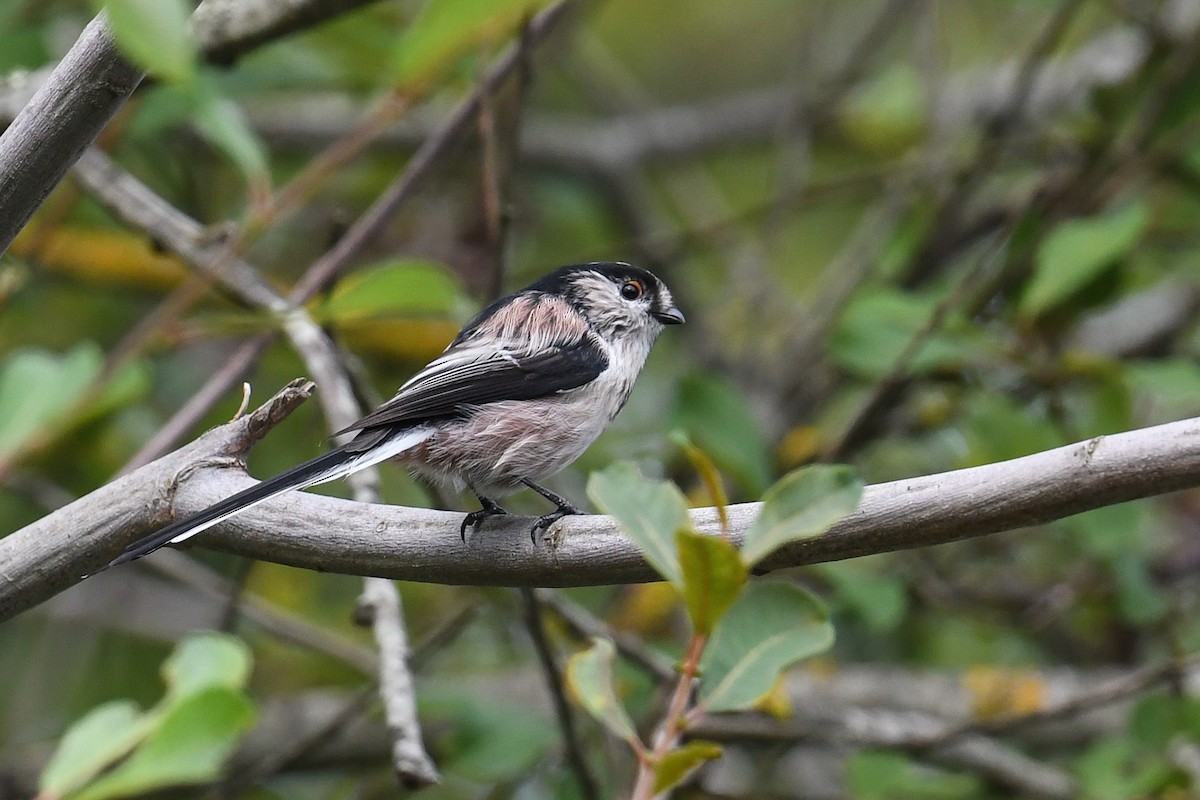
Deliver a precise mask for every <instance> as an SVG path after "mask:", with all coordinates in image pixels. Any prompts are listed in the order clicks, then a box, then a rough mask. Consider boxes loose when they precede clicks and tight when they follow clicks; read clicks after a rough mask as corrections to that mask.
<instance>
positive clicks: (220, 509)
mask: <svg viewBox="0 0 1200 800" xmlns="http://www.w3.org/2000/svg"><path fill="white" fill-rule="evenodd" d="M683 322H684V315H683V312H682V311H680V310H679V308H678V307H677V306H676V305H675V300H674V298H673V297H672V295H671V291H670V290H669V289H668V288H667V286H666V284H664V283H663V282H662V281H661V280H659V279H658V278H657V277H656V276H655V275H654V274H653V273H651V272H650V271H649V270H646V269H644V268H642V267H638V266H634V265H632V264H628V263H625V262H621V261H594V262H587V263H582V264H571V265H567V266H564V267H559V268H558V269H556V270H554V271H553V272H550V273H548V274H547V275H545V276H543V277H542V278H540V279H539V280H537V281H535V282H533V283H532V284H530V285H529V286H527V287H525V288H524V289H521V290H519V291H516V292H513V293H512V294H509V295H507V296H504V297H501V298H500V299H498V300H496V301H494V302H492V303H491V304H489V305H488V306H486V307H485V308H484V309H483V310H482V311H480V312H479V314H477V315H476V316H475V317H474V318H473V319H471V320H470V321H469V322H467V324H466V325H465V326H464V327H463V329H462V330H461V331H459V333H458V335H457V336H455V337H454V340H453V341H452V342H451V343H450V344H449V345H448V346H447V347H446V349H445V350H444V351H443V352H442V354H441V355H440V356H438V357H437V358H436V359H434V360H433V361H431V362H430V363H429V364H428V365H426V366H425V367H424V368H423V369H421V370H420V371H418V372H417V373H416V374H415V375H413V376H412V377H411V378H410V379H409V380H408V381H407V382H405V383H404V384H403V385H402V386H401V387H400V388H399V389H398V390H397V392H396V394H395V396H394V397H392V398H391V399H390V400H388V401H387V402H385V403H384V404H383V405H381V406H379V407H378V408H377V409H375V410H374V411H372V412H371V413H369V414H367V415H366V416H364V417H363V418H362V419H360V420H358V421H357V422H355V423H354V424H353V425H350V426H349V427H347V428H344V429H343V430H341V431H338V432H337V433H336V434H334V436H335V437H336V436H340V435H342V434H349V433H353V434H355V435H354V437H353V438H352V439H350V440H349V441H347V442H345V443H344V444H342V445H339V446H337V447H335V448H333V449H332V450H330V451H328V452H326V453H324V454H322V455H319V456H317V457H316V458H313V459H311V460H309V461H306V462H304V463H302V464H300V465H298V466H296V467H293V468H291V469H289V470H287V471H285V472H282V473H280V474H279V475H276V476H274V477H272V478H268V479H267V480H264V481H262V482H260V483H258V484H255V485H254V486H252V487H250V488H249V489H246V490H244V491H241V492H238V493H237V494H234V495H232V496H231V497H228V498H226V499H225V500H222V501H221V502H219V503H216V504H214V505H212V506H209V507H208V508H206V509H204V510H203V511H200V512H199V513H197V514H195V515H192V516H190V517H185V518H183V519H180V520H177V521H175V522H172V523H170V524H168V525H167V526H166V527H164V528H162V529H160V530H158V531H156V532H154V533H151V534H149V535H148V536H146V537H144V538H142V539H139V540H137V541H134V542H133V543H132V544H130V545H129V546H128V547H126V548H125V550H124V552H122V553H121V554H120V555H119V556H117V557H116V558H114V559H113V560H112V561H111V562H109V564H108V565H107V567H105V569H107V568H109V567H115V566H117V565H119V564H124V563H126V562H129V561H133V560H134V559H137V558H141V557H142V556H145V555H148V554H150V553H152V552H154V551H155V550H158V549H159V548H161V547H164V546H166V545H168V544H175V543H178V542H182V541H184V540H186V539H189V538H191V537H192V536H195V535H196V534H198V533H200V532H202V531H204V530H207V529H208V528H210V527H212V526H213V525H216V524H218V523H220V522H222V521H224V520H226V519H228V518H229V517H231V516H233V515H234V514H237V513H239V512H242V511H245V510H246V509H248V508H250V507H252V506H255V505H257V504H259V503H262V502H265V501H267V500H270V499H271V498H273V497H276V496H278V495H280V494H283V493H284V492H289V491H293V490H297V489H305V488H308V487H310V486H315V485H317V484H320V483H326V482H328V481H332V480H336V479H338V478H344V477H346V476H348V475H350V474H352V473H354V472H357V471H358V470H361V469H365V468H367V467H370V466H373V465H375V464H379V463H381V462H383V461H388V460H391V461H395V462H397V463H399V464H400V465H401V466H403V467H406V468H407V469H409V470H410V471H411V472H413V473H414V474H416V475H417V476H419V477H421V478H423V479H425V480H428V481H431V482H434V483H439V484H443V485H448V486H450V487H452V488H454V489H455V490H458V491H462V490H464V489H466V490H470V491H471V492H472V493H473V494H474V495H475V496H476V497H477V498H478V499H479V504H480V508H479V510H477V511H472V512H470V513H468V514H467V515H466V516H465V517H464V518H463V521H462V524H461V526H460V528H459V534H460V535H461V536H462V538H463V540H464V541H466V536H467V531H468V530H472V531H475V530H477V529H478V528H479V527H480V526H481V525H482V523H483V522H484V521H485V520H487V519H488V518H489V517H493V516H498V515H502V514H507V513H508V512H507V511H506V510H505V509H504V508H503V507H502V506H501V505H500V504H499V502H498V501H497V499H496V498H498V497H502V496H505V495H508V494H511V493H513V492H515V491H518V490H520V489H521V488H529V489H532V490H533V491H535V492H537V493H538V494H540V495H542V497H544V498H546V499H547V500H549V501H550V502H552V503H554V505H555V510H554V511H553V512H551V513H549V514H544V515H542V516H540V517H538V518H537V520H536V521H535V522H534V524H533V527H532V528H531V529H530V536H531V537H532V538H533V539H534V541H535V543H536V540H537V535H538V533H539V531H544V530H548V529H549V527H550V526H551V525H552V524H553V523H554V522H556V521H557V520H559V519H562V518H563V517H565V516H568V515H571V514H581V513H583V512H582V511H580V510H579V509H578V508H576V507H575V506H574V505H572V504H571V502H570V501H569V500H567V499H566V498H564V497H562V496H560V495H558V494H556V493H555V492H552V491H550V490H549V489H547V488H545V487H544V486H542V485H541V484H540V483H538V481H541V480H543V479H544V478H547V477H549V476H551V475H553V474H555V473H556V472H558V471H559V470H561V469H563V468H564V467H566V466H567V465H569V464H571V463H572V462H573V461H575V460H576V459H577V458H579V456H580V455H582V454H583V451H584V450H586V449H587V447H588V446H589V445H590V444H591V443H592V442H593V441H595V440H596V437H598V436H599V435H600V434H601V432H603V431H604V429H605V428H607V427H608V424H609V423H610V422H612V420H613V418H614V417H616V415H617V412H619V411H620V410H621V408H622V407H623V406H624V405H625V401H626V400H628V399H629V394H630V392H631V391H632V389H633V384H634V381H635V380H636V379H637V377H638V375H639V374H640V373H641V371H642V367H643V366H644V365H645V363H646V358H647V356H648V355H649V353H650V348H651V346H652V345H653V344H654V342H655V340H656V339H657V338H658V336H659V334H660V333H661V332H662V331H663V330H664V329H665V326H667V325H679V324H682V323H683Z"/></svg>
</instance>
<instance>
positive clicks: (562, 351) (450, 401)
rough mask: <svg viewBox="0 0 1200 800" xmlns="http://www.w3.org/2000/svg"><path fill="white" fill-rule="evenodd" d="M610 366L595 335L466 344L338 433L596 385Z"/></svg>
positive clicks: (411, 421)
mask: <svg viewBox="0 0 1200 800" xmlns="http://www.w3.org/2000/svg"><path fill="white" fill-rule="evenodd" d="M607 366H608V357H607V356H606V355H605V353H604V351H603V349H602V348H601V347H600V345H599V343H598V342H597V341H596V339H595V337H594V336H591V335H588V334H583V335H577V336H575V337H573V338H570V339H567V340H560V341H552V342H544V343H540V346H539V347H537V349H536V350H528V349H526V350H520V349H514V348H511V347H497V345H496V343H495V342H494V341H489V342H482V343H472V342H464V343H462V344H458V345H455V346H452V347H451V348H450V349H449V350H447V351H446V353H444V354H443V355H442V356H441V357H440V358H438V359H437V360H436V361H434V362H432V363H431V364H429V366H427V367H425V369H423V370H422V371H421V372H419V373H417V374H416V375H414V376H413V378H412V379H411V380H410V381H408V383H406V384H404V386H402V387H400V391H399V392H397V393H396V396H395V397H393V398H392V399H391V400H389V401H387V402H386V403H384V404H383V405H382V406H380V407H379V408H377V409H375V410H374V411H372V412H371V413H370V414H368V415H367V416H365V417H363V418H362V419H360V420H359V421H358V422H356V423H354V424H353V425H351V426H350V427H348V428H345V429H343V430H341V431H338V433H348V432H350V431H356V430H368V429H371V428H377V427H380V426H384V425H394V424H397V423H413V422H420V421H423V420H429V419H436V418H439V417H448V416H454V415H458V414H462V413H463V411H464V410H465V409H466V408H470V407H471V406H478V405H483V404H485V403H495V402H499V401H501V400H532V399H534V398H537V397H545V396H547V395H552V394H557V393H558V392H565V391H567V390H569V389H575V388H577V387H579V386H582V385H584V384H585V383H588V382H589V381H592V380H594V379H595V378H596V376H598V375H599V374H600V373H601V372H603V371H604V369H605V368H606V367H607Z"/></svg>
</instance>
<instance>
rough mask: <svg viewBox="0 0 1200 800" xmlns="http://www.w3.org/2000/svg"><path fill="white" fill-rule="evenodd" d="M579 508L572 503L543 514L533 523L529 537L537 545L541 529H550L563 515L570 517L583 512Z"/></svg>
mask: <svg viewBox="0 0 1200 800" xmlns="http://www.w3.org/2000/svg"><path fill="white" fill-rule="evenodd" d="M582 513H584V512H582V511H580V510H579V509H578V508H576V507H575V506H572V505H562V506H559V507H558V508H557V509H556V510H554V511H552V512H551V513H549V514H543V515H542V516H540V517H538V518H537V521H536V522H534V523H533V527H532V528H530V529H529V538H530V540H531V541H532V542H533V543H534V544H535V545H536V544H537V540H538V532H539V531H548V530H550V526H551V525H553V524H554V523H556V522H558V521H559V520H560V519H562V518H563V517H569V516H572V515H574V514H582Z"/></svg>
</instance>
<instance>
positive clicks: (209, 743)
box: [73, 686, 255, 800]
mask: <svg viewBox="0 0 1200 800" xmlns="http://www.w3.org/2000/svg"><path fill="white" fill-rule="evenodd" d="M254 717H255V712H254V706H253V704H251V702H250V701H249V699H247V698H246V696H245V695H244V694H243V693H242V692H241V691H240V690H233V689H229V688H226V687H224V686H212V687H210V688H208V689H205V690H203V691H200V692H197V693H195V694H190V695H188V696H187V697H186V698H185V699H183V700H180V701H179V702H177V703H175V704H174V705H172V706H171V707H170V708H169V709H168V710H167V711H166V713H164V715H163V717H162V718H161V720H160V721H159V723H158V725H157V726H156V727H155V728H154V730H153V731H152V732H151V733H150V734H149V735H148V736H147V737H146V740H145V741H144V742H143V743H142V745H141V746H140V747H138V748H137V749H136V750H134V752H133V754H132V755H130V756H129V758H128V759H127V760H125V761H123V762H122V763H121V764H120V765H118V766H117V767H116V768H115V769H114V770H113V771H112V772H109V773H108V774H106V775H103V776H101V777H100V778H98V779H97V780H96V781H94V782H93V783H91V784H90V785H89V786H88V787H87V788H86V789H84V790H83V791H82V792H80V793H79V794H77V795H75V796H74V798H73V800H107V799H108V798H114V797H128V796H130V795H139V794H144V793H146V792H150V791H155V790H158V789H163V788H166V787H169V786H181V785H187V784H196V783H207V782H210V781H213V780H216V779H217V778H219V777H220V775H221V768H222V766H223V764H224V763H225V759H226V758H228V756H229V754H230V752H231V751H232V750H233V747H234V745H235V744H236V743H237V740H238V737H239V736H240V735H241V734H242V733H243V732H244V731H246V730H247V729H248V728H249V727H250V726H251V725H252V724H253V722H254Z"/></svg>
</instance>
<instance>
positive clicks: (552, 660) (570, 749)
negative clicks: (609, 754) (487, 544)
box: [521, 588, 600, 800]
mask: <svg viewBox="0 0 1200 800" xmlns="http://www.w3.org/2000/svg"><path fill="white" fill-rule="evenodd" d="M521 604H522V606H524V609H525V629H526V630H528V631H529V638H530V639H531V640H532V641H533V649H534V650H535V651H536V652H537V657H538V661H539V662H540V663H541V665H542V674H543V675H544V676H545V678H546V688H547V689H548V690H549V693H550V699H551V701H552V703H553V705H554V715H555V716H556V717H557V718H558V727H559V729H560V730H561V731H562V735H563V748H564V749H565V750H566V753H567V763H568V764H569V765H570V766H571V772H572V773H573V774H574V775H575V781H576V783H578V784H579V792H580V795H581V796H583V797H585V798H591V799H592V800H594V798H598V797H600V790H599V788H598V786H597V785H596V778H595V776H593V775H592V770H591V768H590V767H589V766H588V762H587V756H586V755H585V754H584V748H583V743H582V742H581V741H580V740H579V730H578V728H577V727H576V725H575V712H574V711H573V710H572V708H571V704H570V703H569V702H567V696H566V692H565V691H564V689H563V674H562V668H561V667H560V666H559V663H558V659H557V658H556V657H555V654H554V649H553V646H552V645H551V644H550V641H549V639H547V637H546V628H545V622H544V620H543V619H542V608H541V602H540V601H539V599H538V595H537V594H536V593H535V592H534V590H533V589H529V588H522V589H521Z"/></svg>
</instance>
